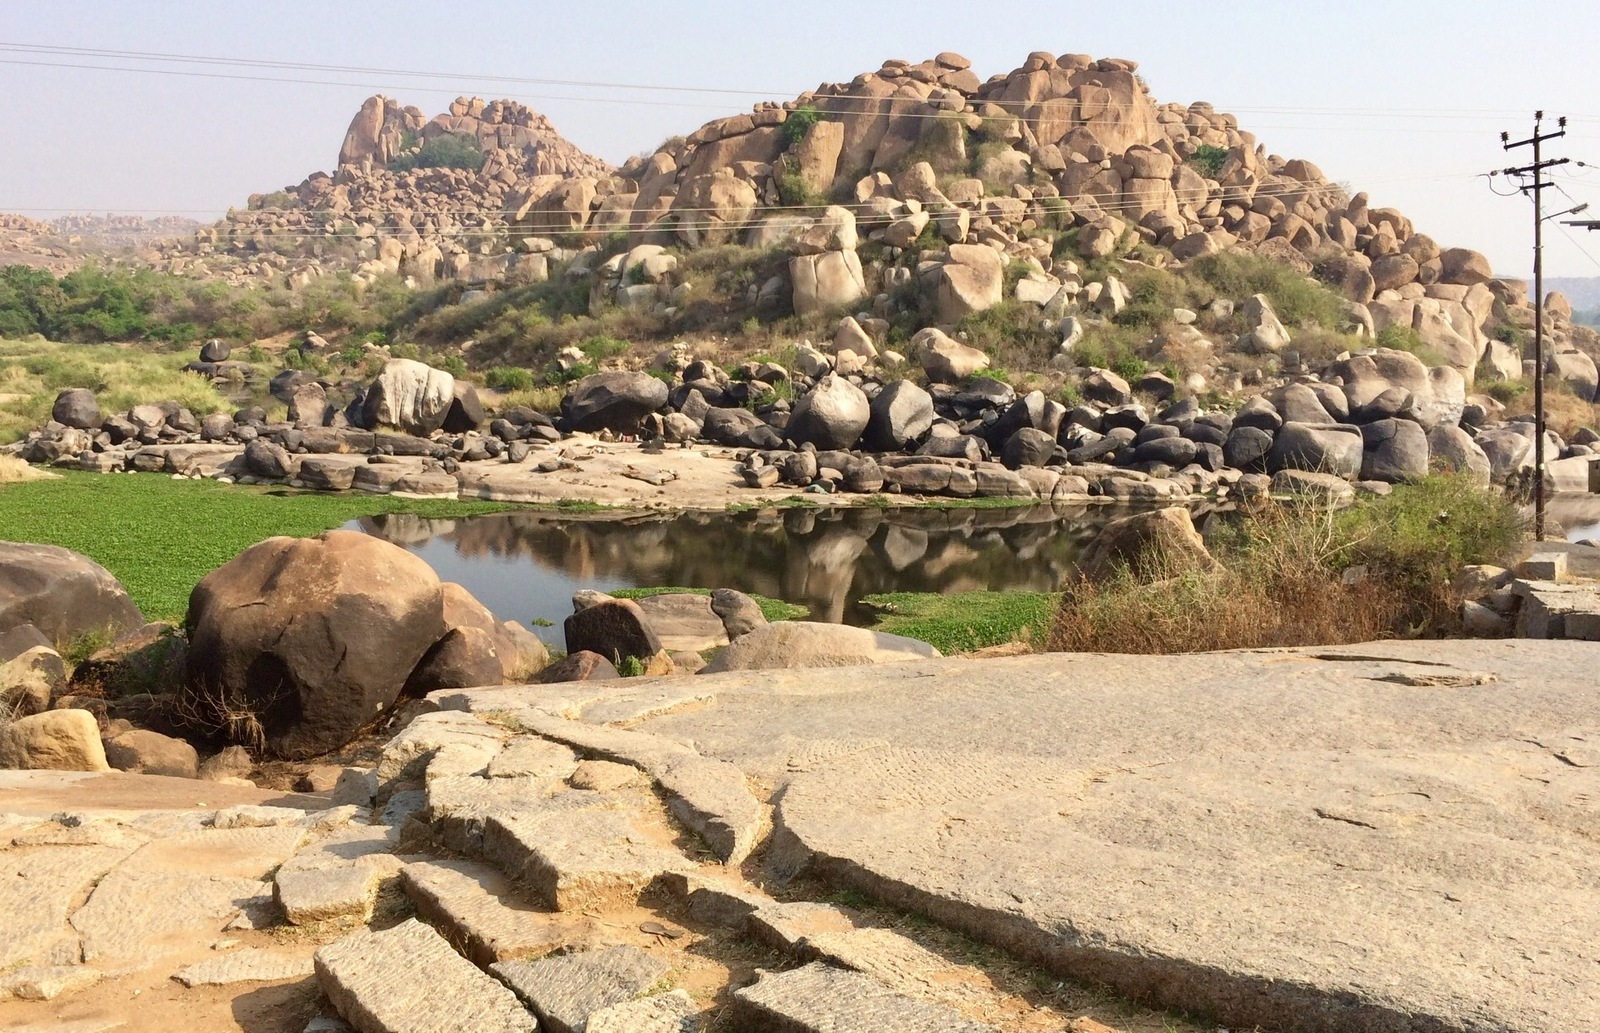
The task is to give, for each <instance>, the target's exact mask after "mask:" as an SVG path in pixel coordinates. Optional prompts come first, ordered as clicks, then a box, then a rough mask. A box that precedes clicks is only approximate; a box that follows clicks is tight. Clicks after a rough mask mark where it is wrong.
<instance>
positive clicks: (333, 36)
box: [0, 0, 1600, 277]
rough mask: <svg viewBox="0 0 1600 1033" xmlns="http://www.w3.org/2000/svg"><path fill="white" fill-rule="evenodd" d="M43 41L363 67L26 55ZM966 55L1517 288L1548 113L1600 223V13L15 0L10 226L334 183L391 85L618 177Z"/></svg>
mask: <svg viewBox="0 0 1600 1033" xmlns="http://www.w3.org/2000/svg"><path fill="white" fill-rule="evenodd" d="M40 46H44V47H52V48H64V47H72V48H82V49H84V50H100V51H117V52H122V53H124V54H125V53H127V52H139V53H161V54H169V55H183V56H187V57H203V58H228V59H246V60H254V61H268V62H280V63H281V62H295V63H303V64H307V65H323V66H337V67H338V68H342V69H355V70H354V71H332V70H327V69H319V70H311V69H306V70H293V69H282V68H261V67H256V68H250V67H242V66H239V65H237V64H233V65H215V64H212V65H207V64H201V63H195V62H182V61H173V60H167V61H148V60H146V61H141V60H135V59H131V58H128V57H126V56H118V55H107V54H99V55H91V54H78V55H63V54H61V53H43V52H40V51H38V50H26V49H17V48H18V47H23V48H27V47H40ZM943 50H954V51H957V52H959V53H961V54H964V55H965V56H967V57H968V58H970V59H971V60H972V62H973V65H974V70H975V71H976V72H977V73H978V74H979V76H980V78H987V77H988V76H990V75H992V74H995V73H1003V72H1008V71H1010V70H1011V69H1013V68H1015V67H1017V66H1018V65H1020V64H1021V63H1022V61H1023V60H1024V59H1025V58H1026V56H1027V55H1028V53H1029V52H1031V51H1034V50H1047V51H1050V52H1052V53H1057V54H1059V53H1069V52H1070V53H1086V54H1091V55H1093V56H1095V57H1124V58H1132V59H1133V60H1136V61H1138V62H1139V63H1140V68H1139V71H1140V74H1141V75H1143V76H1144V78H1145V79H1146V80H1147V81H1148V82H1149V84H1150V88H1151V90H1152V93H1153V94H1154V96H1155V98H1156V100H1157V101H1158V102H1163V103H1165V102H1170V101H1176V102H1179V103H1183V104H1188V103H1190V102H1192V101H1196V100H1207V101H1210V102H1212V103H1213V104H1214V105H1216V107H1217V109H1218V110H1219V111H1231V112H1234V113H1235V114H1237V115H1238V116H1239V118H1240V123H1241V126H1242V127H1243V128H1245V129H1247V130H1250V131H1252V132H1254V133H1255V134H1256V136H1257V138H1258V140H1259V141H1260V142H1261V143H1263V144H1265V145H1266V147H1267V149H1268V151H1269V152H1271V153H1275V154H1281V155H1283V156H1284V157H1299V158H1305V159H1308V160H1310V161H1312V162H1314V163H1315V164H1316V165H1318V166H1319V167H1320V168H1321V169H1322V170H1323V172H1324V173H1325V174H1326V175H1327V176H1328V177H1329V178H1330V179H1333V180H1335V181H1339V182H1343V183H1346V184H1348V185H1349V186H1350V187H1351V188H1352V189H1354V190H1364V191H1366V192H1367V193H1368V194H1369V196H1370V198H1371V203H1372V204H1373V206H1375V207H1377V206H1393V207H1396V208H1399V209H1400V210H1401V211H1402V212H1404V213H1405V214H1406V215H1408V216H1410V217H1411V218H1412V220H1413V221H1414V222H1415V223H1416V225H1417V227H1418V229H1419V230H1421V231H1422V232H1425V233H1428V234H1430V235H1431V236H1433V237H1434V238H1435V239H1436V240H1438V241H1439V242H1440V243H1441V244H1442V245H1444V246H1446V247H1451V246H1462V247H1471V248H1475V249H1477V250H1479V251H1483V252H1484V253H1485V254H1487V255H1488V256H1489V258H1490V261H1491V263H1492V264H1493V266H1494V268H1495V270H1496V271H1497V272H1498V273H1499V274H1501V275H1504V276H1518V277H1526V276H1529V275H1530V274H1531V271H1532V222H1533V210H1532V205H1531V203H1530V202H1529V201H1528V200H1526V199H1525V198H1523V197H1521V196H1518V195H1515V194H1513V196H1509V197H1499V196H1496V194H1495V193H1494V191H1496V190H1498V191H1501V192H1506V191H1509V190H1510V189H1511V186H1510V184H1509V182H1508V181H1507V180H1506V178H1505V177H1504V176H1501V177H1497V178H1495V179H1489V178H1486V177H1485V176H1484V175H1483V174H1484V173H1487V172H1488V171H1490V170H1493V169H1502V168H1505V167H1507V166H1510V165H1523V164H1527V163H1528V162H1529V161H1530V160H1531V155H1530V153H1529V151H1528V150H1527V149H1523V150H1521V151H1516V152H1512V153H1510V154H1507V153H1506V152H1505V151H1503V150H1502V149H1501V146H1500V138H1499V134H1500V133H1501V131H1507V132H1510V133H1511V137H1512V139H1513V140H1519V139H1523V138H1525V137H1527V136H1529V135H1530V133H1531V131H1532V116H1533V112H1534V111H1535V110H1536V109H1540V108H1542V109H1543V110H1544V111H1545V112H1546V113H1547V116H1548V119H1549V120H1548V121H1547V123H1546V131H1554V129H1555V126H1554V124H1553V122H1554V119H1555V117H1556V116H1558V115H1567V116H1569V117H1570V118H1571V122H1570V123H1569V125H1568V133H1567V136H1566V137H1565V138H1564V139H1561V140H1556V141H1552V142H1551V143H1549V144H1548V145H1547V149H1546V157H1563V156H1564V157H1569V158H1571V159H1573V164H1570V165H1568V166H1565V167H1563V168H1561V169H1558V170H1556V171H1555V172H1554V173H1552V175H1553V176H1554V178H1555V182H1556V183H1557V184H1558V185H1559V186H1560V188H1561V189H1560V190H1550V191H1547V192H1546V200H1547V206H1546V212H1547V213H1553V212H1559V211H1562V210H1563V209H1565V208H1568V207H1571V206H1573V205H1574V204H1577V203H1580V202H1589V203H1592V204H1593V205H1594V207H1593V208H1592V209H1591V210H1590V211H1589V212H1586V213H1584V214H1583V215H1582V216H1567V217H1568V218H1600V73H1597V71H1596V65H1597V63H1600V10H1597V9H1596V5H1595V0H1548V2H1539V0H1526V2H1524V3H1521V4H1517V5H1515V6H1514V7H1513V5H1508V4H1505V3H1504V2H1500V3H1486V2H1480V0H1447V2H1421V0H1412V2H1406V0H1387V2H1371V0H1346V2H1342V3H1327V2H1317V0H1300V2H1292V0H1270V2H1233V3H1229V2H1222V0H1219V2H1214V3H1208V4H1197V3H1194V2H1192V0H1188V2H1183V3H1155V2H1146V0H1125V2H1122V3H1118V4H1111V3H1105V2H1098V3H1078V2H1062V0H1055V2H1023V0H991V2H989V3H985V4H974V3H971V2H966V3H960V2H947V0H917V2H914V3H913V2H901V0H895V2H889V0H878V2H875V3H874V2H864V0H847V2H845V0H810V2H808V3H751V2H749V0H742V2H739V3H731V2H722V0H715V2H702V3H672V2H669V0H650V2H635V0H609V2H608V3H605V4H577V3H570V2H534V0H524V2H511V0H501V2H499V3H482V2H474V0H456V2H452V3H449V4H429V3H421V2H415V0H386V2H382V3H371V2H365V0H341V2H338V3H329V2H328V0H316V2H314V3H308V2H302V0H273V2H272V3H258V4H243V3H237V2H234V0H213V2H200V0H161V2H155V0H100V2H96V0H51V2H49V3H45V2H43V0H0V98H4V101H3V102H0V211H18V212H22V213H24V214H27V215H31V216H33V217H35V218H53V217H55V216H57V215H60V214H65V213H67V212H112V211H114V212H128V213H135V214H147V215H158V214H167V213H170V214H180V215H186V216H189V217H192V218H197V219H203V220H210V219H214V218H216V217H218V216H219V215H221V214H222V213H223V212H224V211H226V209H227V208H228V207H229V206H231V205H238V206H242V205H243V204H244V202H245V199H246V198H247V197H248V196H249V195H250V194H252V193H258V192H264V191H269V190H274V189H278V188H280V187H283V186H286V185H291V184H295V183H298V182H300V181H301V180H302V179H304V178H305V177H306V176H307V175H308V174H310V173H312V172H314V171H317V170H324V171H331V170H332V166H333V164H334V161H335V158H336V156H337V154H338V149H339V144H340V142H341V140H342V139H343V136H344V131H345V128H346V127H347V126H348V125H349V122H350V119H351V117H352V116H353V115H354V114H355V112H356V110H357V109H358V108H359V107H360V105H361V102H362V100H363V99H365V98H366V97H367V96H369V95H371V94H373V93H380V92H381V93H384V94H387V95H388V96H390V97H393V98H396V99H398V100H400V101H402V102H403V103H408V104H416V105H417V106H418V107H420V108H422V109H423V110H424V111H426V112H428V113H429V114H430V115H431V114H435V113H437V112H439V111H442V110H444V109H445V107H446V105H448V103H449V102H450V101H451V100H452V99H453V98H455V97H456V96H458V95H463V94H466V95H479V96H484V97H486V98H493V97H510V98H513V99H515V100H519V101H521V102H523V103H525V104H528V105H530V106H532V107H534V108H536V109H538V110H540V111H542V112H544V113H545V114H546V115H548V116H549V117H550V119H551V120H552V121H553V122H554V124H555V125H556V127H557V128H558V129H559V130H560V131H561V132H562V133H563V134H564V135H565V136H567V138H568V139H570V140H572V141H573V142H574V143H576V144H578V145H579V146H580V147H583V148H584V149H586V150H588V151H590V152H592V153H594V154H597V155H599V156H600V157H602V158H605V159H607V160H609V161H612V162H614V163H620V162H622V161H623V160H625V159H626V158H627V157H628V156H629V155H632V154H635V153H639V152H649V151H652V150H654V148H655V146H656V145H657V144H658V143H659V142H661V141H662V140H664V139H665V138H667V137H669V136H672V135H674V134H687V133H688V132H690V131H692V130H693V129H695V128H696V127H698V126H699V125H701V124H702V123H704V122H706V121H709V120H710V119H713V118H717V117H721V116H723V115H727V114H733V113H736V112H740V111H746V110H748V109H749V107H750V106H751V105H752V104H753V103H755V102H756V101H759V100H763V99H771V100H786V99H791V98H793V97H794V96H795V95H796V94H797V93H799V92H801V91H802V90H806V89H811V88H814V87H816V86H817V85H818V84H819V83H823V82H835V81H848V80H850V79H851V78H854V77H855V76H856V75H857V74H859V73H861V72H865V71H873V70H876V69H877V68H878V67H879V66H880V65H881V63H882V62H883V60H884V59H886V58H894V57H898V58H905V59H907V60H911V61H918V60H922V59H924V58H927V57H931V56H933V55H934V54H936V53H938V52H940V51H943ZM62 65H77V66H79V67H59V66H62ZM91 65H92V66H97V67H83V66H91ZM130 68H141V69H146V71H129V70H127V69H130ZM114 69H121V70H114ZM151 70H154V71H151ZM173 73H185V74H173ZM192 73H202V74H200V75H196V74H192ZM419 73H431V74H419ZM218 76H231V77H233V78H224V77H218ZM268 80H271V81H268ZM277 80H297V81H277ZM530 80H539V81H530ZM595 83H602V84H614V85H606V86H597V85H588V84H595ZM645 87H653V88H645ZM662 87H672V89H664V88H662ZM1578 161H1587V162H1589V163H1591V166H1592V167H1587V168H1585V167H1579V166H1578V165H1577V164H1576V162H1578ZM1562 191H1565V193H1563V192H1562ZM1546 229H1547V232H1546V234H1545V242H1546V251H1545V272H1546V274H1547V275H1552V276H1585V277H1587V276H1600V232H1596V231H1590V232H1585V231H1583V230H1577V229H1569V228H1567V227H1564V226H1562V225H1560V219H1552V220H1550V221H1549V222H1547V223H1546Z"/></svg>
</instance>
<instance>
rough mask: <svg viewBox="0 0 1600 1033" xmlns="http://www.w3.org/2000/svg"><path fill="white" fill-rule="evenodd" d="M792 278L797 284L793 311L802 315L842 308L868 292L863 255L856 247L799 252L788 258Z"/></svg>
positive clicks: (858, 299) (790, 277)
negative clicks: (817, 251) (857, 252)
mask: <svg viewBox="0 0 1600 1033" xmlns="http://www.w3.org/2000/svg"><path fill="white" fill-rule="evenodd" d="M789 279H790V280H791V281H792V283H793V284H794V298H793V301H794V311H795V314H796V315H801V316H804V315H810V314H812V313H816V312H830V311H835V310H838V309H843V308H845V307H847V306H850V305H853V304H855V303H856V302H857V301H860V300H861V299H862V298H863V297H864V296H865V295H866V293H867V281H866V277H865V275H864V274H863V273H862V271H861V259H860V258H859V257H858V256H857V255H856V253H855V252H854V251H824V252H823V253H821V254H816V255H796V256H795V257H794V258H792V259H790V260H789Z"/></svg>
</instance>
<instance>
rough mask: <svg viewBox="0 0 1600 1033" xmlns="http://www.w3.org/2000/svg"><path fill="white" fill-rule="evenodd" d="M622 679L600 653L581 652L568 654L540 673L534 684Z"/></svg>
mask: <svg viewBox="0 0 1600 1033" xmlns="http://www.w3.org/2000/svg"><path fill="white" fill-rule="evenodd" d="M621 677H622V675H620V674H618V673H617V669H616V667H614V666H613V665H612V663H611V661H610V660H607V659H606V658H605V657H603V656H601V655H600V654H599V653H590V652H584V651H580V652H577V653H568V654H567V655H566V656H564V657H562V658H561V659H560V660H557V661H556V662H555V663H553V664H551V665H550V666H548V667H546V668H545V669H544V670H542V671H540V672H539V676H538V677H537V678H535V679H534V682H535V683H536V684H539V685H552V684H555V683H556V682H568V681H611V680H614V679H617V678H621Z"/></svg>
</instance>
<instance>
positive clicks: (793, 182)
mask: <svg viewBox="0 0 1600 1033" xmlns="http://www.w3.org/2000/svg"><path fill="white" fill-rule="evenodd" d="M787 124H788V123H785V125H787ZM778 200H779V201H780V202H782V203H783V205H784V206H786V207H789V208H820V207H822V206H823V205H825V204H827V203H828V199H827V198H826V197H824V196H823V195H822V194H820V193H818V192H817V191H815V190H812V189H811V187H810V186H809V185H808V184H807V183H806V178H805V176H802V175H801V174H800V170H799V169H797V168H789V169H786V170H785V171H784V173H783V174H782V175H781V176H779V177H778Z"/></svg>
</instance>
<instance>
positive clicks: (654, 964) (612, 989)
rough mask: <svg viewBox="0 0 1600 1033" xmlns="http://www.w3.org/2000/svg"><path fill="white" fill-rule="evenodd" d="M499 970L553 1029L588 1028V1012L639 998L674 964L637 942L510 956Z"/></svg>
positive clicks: (574, 1032) (566, 1032) (556, 1032)
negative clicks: (532, 957) (531, 957)
mask: <svg viewBox="0 0 1600 1033" xmlns="http://www.w3.org/2000/svg"><path fill="white" fill-rule="evenodd" d="M492 971H493V972H494V974H495V975H497V976H499V977H500V979H501V980H502V981H503V982H505V984H506V985H507V986H509V987H511V989H513V990H515V991H516V993H517V996H518V997H520V998H522V1000H523V1001H525V1002H526V1003H527V1005H528V1007H530V1008H532V1009H533V1011H534V1013H535V1014H536V1015H538V1016H539V1021H540V1022H541V1023H542V1024H543V1027H542V1028H543V1029H545V1030H546V1031H553V1033H583V1029H584V1024H585V1023H587V1022H588V1021H589V1016H590V1015H592V1014H593V1013H595V1012H597V1011H599V1010H601V1009H602V1008H608V1007H611V1006H612V1005H617V1004H622V1003H624V1002H626V1001H631V1000H633V999H634V998H635V997H638V996H639V995H640V994H641V993H643V992H644V991H645V990H646V989H648V988H649V987H650V986H651V985H653V984H654V983H655V982H657V981H658V980H659V979H661V977H662V976H665V975H666V974H667V973H668V972H670V971H672V966H671V965H669V964H668V963H667V962H665V961H663V960H662V959H660V958H657V957H653V956H652V955H650V954H649V953H648V952H647V951H643V950H640V949H639V948H637V947H608V948H607V949H605V950H601V951H588V952H586V953H582V954H565V955H562V956H560V957H556V958H546V959H544V960H542V961H508V962H505V963H503V964H499V965H496V966H494V968H493V969H492Z"/></svg>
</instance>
